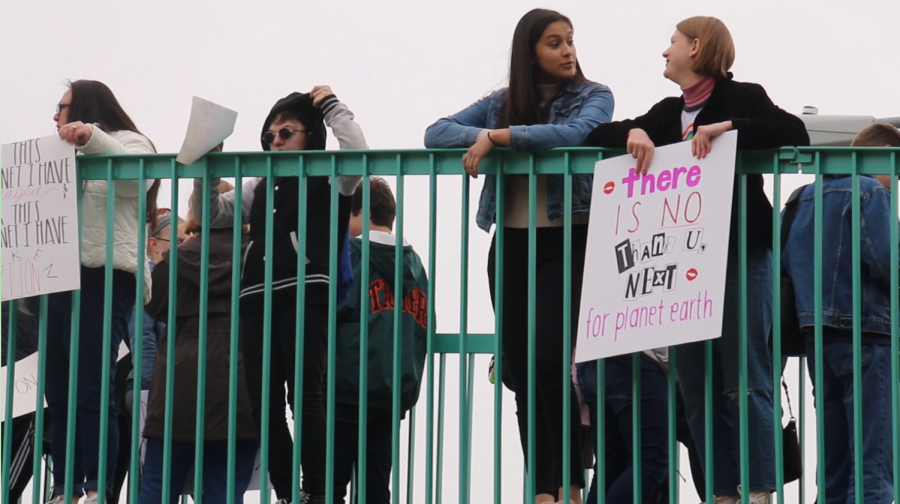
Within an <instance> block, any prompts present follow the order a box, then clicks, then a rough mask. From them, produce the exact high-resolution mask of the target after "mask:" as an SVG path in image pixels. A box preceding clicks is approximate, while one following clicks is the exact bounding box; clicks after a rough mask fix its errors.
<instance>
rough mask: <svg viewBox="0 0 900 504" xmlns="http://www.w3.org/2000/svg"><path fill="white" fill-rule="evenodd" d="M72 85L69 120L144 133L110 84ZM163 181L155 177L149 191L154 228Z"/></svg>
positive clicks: (149, 219) (149, 213)
mask: <svg viewBox="0 0 900 504" xmlns="http://www.w3.org/2000/svg"><path fill="white" fill-rule="evenodd" d="M69 89H71V90H72V101H71V103H70V104H69V122H75V121H81V122H83V123H85V124H96V125H97V127H99V128H100V129H102V130H103V131H105V132H107V133H112V132H114V131H122V130H127V131H133V132H135V133H137V134H139V135H143V133H141V131H140V130H139V129H138V128H137V126H135V124H134V121H132V120H131V118H130V117H128V114H127V113H125V110H123V109H122V106H121V105H119V100H117V99H116V96H115V95H114V94H113V92H112V90H111V89H109V87H108V86H107V85H106V84H104V83H102V82H99V81H92V80H77V81H75V82H70V83H69ZM147 140H148V141H149V140H150V139H149V138H148V139H147ZM150 145H151V146H153V151H154V152H155V151H156V146H154V145H153V142H152V141H150ZM159 184H160V181H159V179H156V180H154V181H153V185H151V186H150V190H149V191H147V223H148V224H150V229H156V225H157V223H158V221H159V211H158V208H157V203H156V198H157V195H158V194H159Z"/></svg>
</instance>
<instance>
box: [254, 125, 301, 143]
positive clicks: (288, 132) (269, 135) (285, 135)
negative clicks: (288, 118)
mask: <svg viewBox="0 0 900 504" xmlns="http://www.w3.org/2000/svg"><path fill="white" fill-rule="evenodd" d="M294 133H306V130H297V129H291V128H281V129H280V130H278V133H277V134H278V136H279V137H281V139H282V140H284V141H287V140H289V139H290V138H291V137H292V136H294ZM275 134H276V133H275V132H274V131H266V132H265V133H263V136H262V141H263V142H265V143H266V145H272V144H273V143H275Z"/></svg>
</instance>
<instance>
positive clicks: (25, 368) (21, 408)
mask: <svg viewBox="0 0 900 504" xmlns="http://www.w3.org/2000/svg"><path fill="white" fill-rule="evenodd" d="M13 371H14V372H15V375H14V377H13V409H12V416H13V418H16V417H20V416H22V415H27V414H28V413H33V412H34V410H35V409H36V408H37V384H38V354H37V352H35V353H33V354H31V355H29V356H28V357H25V358H24V359H22V360H19V361H16V368H15V369H14V370H13ZM6 374H7V367H6V366H3V367H2V368H0V421H2V420H3V419H5V418H6ZM46 405H47V401H44V406H46Z"/></svg>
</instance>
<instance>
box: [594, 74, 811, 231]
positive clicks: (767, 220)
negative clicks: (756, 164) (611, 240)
mask: <svg viewBox="0 0 900 504" xmlns="http://www.w3.org/2000/svg"><path fill="white" fill-rule="evenodd" d="M683 110H684V98H683V97H678V98H674V97H671V98H666V99H664V100H663V101H661V102H659V103H657V104H656V105H654V106H653V107H652V108H651V109H650V111H649V112H647V113H646V114H644V115H642V116H640V117H636V118H634V119H628V120H625V121H619V122H612V123H607V124H601V125H600V126H598V127H597V128H596V129H594V131H593V132H591V134H590V136H589V137H588V139H587V141H586V142H585V145H588V146H593V147H611V148H624V147H625V144H626V143H627V142H628V132H629V131H631V130H632V129H634V128H640V129H642V130H644V131H645V132H647V135H648V136H649V137H650V140H652V141H653V143H654V144H655V145H657V146H663V145H669V144H673V143H677V142H681V141H682V136H681V135H682V131H681V112H682V111H683ZM723 121H731V122H732V125H733V127H734V129H735V130H737V132H738V148H740V149H775V148H778V147H784V146H797V147H800V146H807V145H809V134H808V133H807V132H806V126H804V124H803V121H801V120H800V119H799V118H798V117H797V116H795V115H793V114H790V113H788V112H785V111H784V110H782V109H780V108H778V107H777V106H776V105H775V104H774V103H772V100H771V99H769V96H768V95H767V94H766V90H765V89H763V87H762V86H760V85H759V84H751V83H747V82H736V81H734V80H732V78H731V74H730V73H729V74H728V76H727V77H724V78H721V79H718V80H716V85H715V87H714V88H713V92H712V95H710V97H709V100H708V101H707V102H706V105H705V106H704V107H703V110H701V111H700V113H699V114H697V118H696V119H695V120H694V131H695V132H696V128H697V127H699V126H706V125H709V124H715V123H719V122H723ZM738 231H739V228H738V181H737V179H735V183H734V194H733V200H732V206H731V236H730V241H731V244H732V246H733V245H736V244H737V235H738ZM747 241H748V246H751V247H752V246H765V247H769V248H771V246H772V204H771V203H769V199H768V198H767V197H766V194H765V192H763V178H762V175H747Z"/></svg>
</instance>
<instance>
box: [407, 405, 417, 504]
mask: <svg viewBox="0 0 900 504" xmlns="http://www.w3.org/2000/svg"><path fill="white" fill-rule="evenodd" d="M415 461H416V407H415V406H413V407H412V408H410V410H409V440H408V441H407V452H406V504H413V502H415V501H414V499H413V483H414V481H415V479H414V478H415V476H416V471H415V467H416V463H415Z"/></svg>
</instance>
